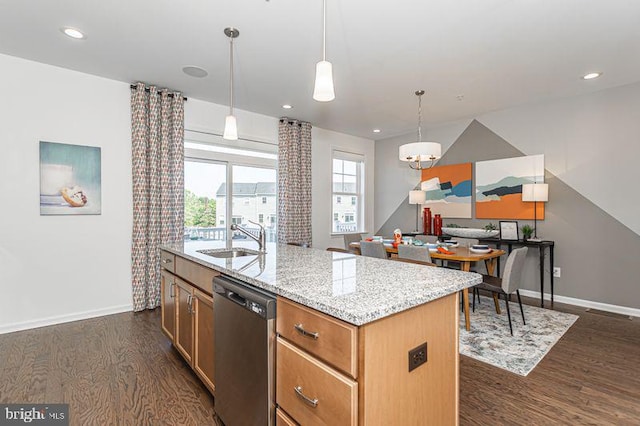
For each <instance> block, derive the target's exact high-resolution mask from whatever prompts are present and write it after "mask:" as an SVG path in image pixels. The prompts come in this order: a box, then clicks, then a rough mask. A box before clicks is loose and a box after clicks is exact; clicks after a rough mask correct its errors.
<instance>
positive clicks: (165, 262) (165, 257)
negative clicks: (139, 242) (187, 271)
mask: <svg viewBox="0 0 640 426" xmlns="http://www.w3.org/2000/svg"><path fill="white" fill-rule="evenodd" d="M160 266H162V267H163V268H164V269H166V270H167V271H171V272H175V271H176V256H175V255H174V254H173V253H169V252H168V251H164V250H160Z"/></svg>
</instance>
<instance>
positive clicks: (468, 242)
mask: <svg viewBox="0 0 640 426" xmlns="http://www.w3.org/2000/svg"><path fill="white" fill-rule="evenodd" d="M454 240H456V241H457V242H458V244H459V245H460V246H462V247H471V246H473V245H476V244H478V243H479V242H480V241H479V240H477V239H475V238H457V237H456V238H454Z"/></svg>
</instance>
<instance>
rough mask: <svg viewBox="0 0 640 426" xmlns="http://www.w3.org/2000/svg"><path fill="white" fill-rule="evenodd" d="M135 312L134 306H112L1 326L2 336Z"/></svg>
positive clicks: (0, 332)
mask: <svg viewBox="0 0 640 426" xmlns="http://www.w3.org/2000/svg"><path fill="white" fill-rule="evenodd" d="M131 311H133V305H132V304H128V305H120V306H112V307H109V308H103V309H96V310H93V311H84V312H76V313H73V314H67V315H57V316H53V317H48V318H40V319H37V320H31V321H24V322H16V323H13V324H9V325H3V326H0V334H6V333H13V332H15V331H22V330H31V329H34V328H40V327H46V326H49V325H56V324H63V323H65V322H73V321H80V320H84V319H89V318H96V317H102V316H105V315H112V314H120V313H122V312H131Z"/></svg>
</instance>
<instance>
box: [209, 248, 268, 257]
mask: <svg viewBox="0 0 640 426" xmlns="http://www.w3.org/2000/svg"><path fill="white" fill-rule="evenodd" d="M198 253H202V254H206V255H207V256H212V257H218V258H222V259H229V258H234V257H242V256H257V255H259V254H260V252H259V251H256V250H251V249H246V248H232V249H211V250H198Z"/></svg>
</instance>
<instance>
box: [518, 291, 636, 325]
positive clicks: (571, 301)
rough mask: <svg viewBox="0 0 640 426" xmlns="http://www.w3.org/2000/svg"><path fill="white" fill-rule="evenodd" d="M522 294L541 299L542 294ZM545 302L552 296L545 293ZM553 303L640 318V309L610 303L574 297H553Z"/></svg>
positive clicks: (530, 292) (535, 292)
mask: <svg viewBox="0 0 640 426" xmlns="http://www.w3.org/2000/svg"><path fill="white" fill-rule="evenodd" d="M520 294H521V295H523V296H527V297H533V298H535V299H540V292H539V291H533V290H522V289H521V290H520ZM544 300H551V294H549V293H545V294H544ZM553 301H554V302H559V303H566V304H567V305H574V306H582V307H584V308H592V309H599V310H601V311H606V312H613V313H614V314H620V315H626V316H632V317H638V318H640V309H636V308H629V307H626V306H618V305H610V304H608V303H600V302H592V301H591V300H583V299H576V298H574V297H567V296H558V295H555V294H554V295H553Z"/></svg>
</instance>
